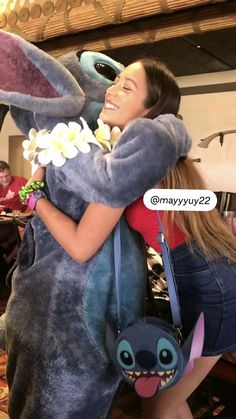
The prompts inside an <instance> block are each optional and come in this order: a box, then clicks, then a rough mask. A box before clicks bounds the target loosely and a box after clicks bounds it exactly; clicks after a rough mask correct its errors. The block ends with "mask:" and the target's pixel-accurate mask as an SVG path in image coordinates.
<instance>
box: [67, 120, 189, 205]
mask: <svg viewBox="0 0 236 419" xmlns="http://www.w3.org/2000/svg"><path fill="white" fill-rule="evenodd" d="M190 147H191V139H190V137H189V135H188V133H187V132H186V130H185V127H184V125H183V123H182V121H180V120H178V119H177V118H175V117H174V116H173V115H161V116H159V117H158V118H155V119H154V120H150V119H145V118H140V119H137V120H135V121H133V122H132V123H130V124H129V126H128V127H127V128H126V129H125V130H124V131H123V133H122V134H121V137H120V139H119V141H118V143H117V145H116V146H115V148H114V149H113V151H112V153H109V154H103V153H102V152H101V151H96V152H91V153H88V154H82V153H79V156H78V159H77V160H76V159H74V160H75V161H74V162H72V161H71V162H70V163H69V162H68V163H66V165H65V166H66V167H65V174H66V178H67V180H68V179H73V185H72V186H73V191H74V192H76V193H77V194H78V195H82V197H83V199H84V200H85V201H87V202H100V203H103V204H105V205H108V206H111V207H123V206H126V205H128V204H129V203H131V202H132V201H134V200H135V199H136V198H138V197H139V196H141V195H143V194H144V193H145V192H146V190H148V189H150V188H152V187H153V186H154V185H155V184H156V183H157V182H159V181H160V180H161V179H163V178H164V177H165V176H166V175H167V174H168V173H169V171H170V170H171V169H172V168H173V167H174V166H175V164H176V162H177V160H178V159H179V157H180V156H183V155H186V154H187V153H188V152H189V150H190ZM75 173H76V176H75ZM67 183H69V182H67ZM69 187H70V186H69Z"/></svg>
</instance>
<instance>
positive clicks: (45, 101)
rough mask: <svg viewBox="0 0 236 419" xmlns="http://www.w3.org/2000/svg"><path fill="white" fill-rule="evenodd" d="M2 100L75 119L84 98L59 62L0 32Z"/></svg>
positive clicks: (23, 107) (12, 35)
mask: <svg viewBox="0 0 236 419" xmlns="http://www.w3.org/2000/svg"><path fill="white" fill-rule="evenodd" d="M0 56H1V60H0V75H1V76H0V100H1V101H2V102H5V103H8V104H9V105H13V106H16V107H18V108H21V109H24V110H26V111H30V112H34V113H38V114H44V115H47V116H53V117H56V116H57V117H64V116H73V115H76V114H78V113H79V112H80V111H81V109H82V108H83V106H84V103H85V95H84V92H83V91H82V89H81V87H80V86H79V84H78V82H77V81H76V80H75V78H74V77H73V76H72V74H71V73H70V72H69V71H68V70H67V69H66V68H65V67H64V66H63V65H62V64H60V62H59V61H58V60H56V59H54V58H52V57H51V56H49V55H48V54H46V53H44V52H43V51H41V50H40V49H39V48H37V47H36V46H34V45H32V44H30V43H29V42H27V41H25V40H24V39H22V38H20V37H19V36H17V35H15V34H11V33H8V32H5V31H0Z"/></svg>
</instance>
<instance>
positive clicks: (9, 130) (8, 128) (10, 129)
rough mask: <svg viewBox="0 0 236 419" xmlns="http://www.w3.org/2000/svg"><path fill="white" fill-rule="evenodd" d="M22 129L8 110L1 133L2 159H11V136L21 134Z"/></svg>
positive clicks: (0, 147)
mask: <svg viewBox="0 0 236 419" xmlns="http://www.w3.org/2000/svg"><path fill="white" fill-rule="evenodd" d="M20 134H21V131H20V130H19V129H18V128H17V127H16V125H15V123H14V122H13V120H12V118H11V116H10V113H9V112H8V113H7V115H6V117H5V120H4V122H3V126H2V129H1V133H0V160H5V161H7V162H8V160H9V136H10V135H20Z"/></svg>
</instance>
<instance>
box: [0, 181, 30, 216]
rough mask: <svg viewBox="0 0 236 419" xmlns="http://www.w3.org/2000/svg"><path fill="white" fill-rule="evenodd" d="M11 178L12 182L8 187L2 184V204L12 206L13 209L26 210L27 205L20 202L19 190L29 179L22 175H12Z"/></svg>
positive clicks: (0, 196) (0, 193)
mask: <svg viewBox="0 0 236 419" xmlns="http://www.w3.org/2000/svg"><path fill="white" fill-rule="evenodd" d="M11 178H12V180H11V183H10V185H8V186H7V187H6V188H3V187H2V186H0V206H2V207H4V208H10V209H11V210H12V211H13V210H20V211H22V212H24V211H25V210H26V208H27V206H26V205H23V204H22V203H21V202H20V198H19V195H18V192H19V189H20V188H21V186H24V185H25V184H26V182H27V179H25V178H24V177H21V176H12V177H11Z"/></svg>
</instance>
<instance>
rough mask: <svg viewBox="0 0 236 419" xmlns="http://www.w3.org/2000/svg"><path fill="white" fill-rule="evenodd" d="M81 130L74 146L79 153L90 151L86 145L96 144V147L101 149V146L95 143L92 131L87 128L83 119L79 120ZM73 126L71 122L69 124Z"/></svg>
mask: <svg viewBox="0 0 236 419" xmlns="http://www.w3.org/2000/svg"><path fill="white" fill-rule="evenodd" d="M80 120H81V122H82V125H83V128H82V130H81V133H80V135H79V138H78V141H77V142H76V146H77V147H78V149H79V150H80V151H82V152H83V153H88V152H89V151H90V150H91V147H90V145H89V144H88V143H92V144H96V145H97V146H98V147H100V148H102V146H101V144H100V143H99V142H98V141H97V139H96V137H95V135H94V134H93V131H92V130H91V129H90V128H89V126H88V124H87V122H86V121H85V119H84V118H82V117H81V118H80ZM71 124H73V122H71Z"/></svg>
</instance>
